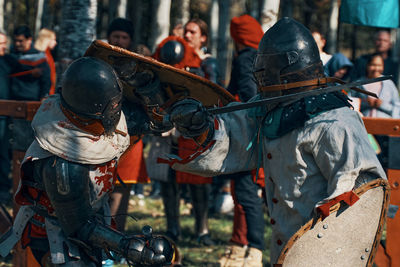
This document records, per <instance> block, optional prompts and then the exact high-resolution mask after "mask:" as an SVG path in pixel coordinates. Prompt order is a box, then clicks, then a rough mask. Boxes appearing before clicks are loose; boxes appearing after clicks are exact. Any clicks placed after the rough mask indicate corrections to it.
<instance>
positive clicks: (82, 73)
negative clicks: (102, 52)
mask: <svg viewBox="0 0 400 267" xmlns="http://www.w3.org/2000/svg"><path fill="white" fill-rule="evenodd" d="M121 100H122V89H121V86H120V84H119V80H118V77H117V75H116V73H115V72H114V70H113V68H112V67H111V66H110V65H109V64H107V63H106V62H104V61H102V60H100V59H97V58H93V57H82V58H79V59H77V60H75V61H74V62H72V63H71V65H70V66H69V67H68V69H67V70H66V71H65V72H64V74H63V79H62V90H61V101H62V102H61V103H62V105H63V106H64V107H65V108H66V109H68V110H70V111H72V112H73V113H75V114H76V115H78V116H80V117H83V118H87V119H97V120H100V121H101V124H102V125H103V127H104V131H105V132H106V133H107V134H111V133H112V132H114V131H115V129H116V127H117V124H118V122H119V120H120V117H121Z"/></svg>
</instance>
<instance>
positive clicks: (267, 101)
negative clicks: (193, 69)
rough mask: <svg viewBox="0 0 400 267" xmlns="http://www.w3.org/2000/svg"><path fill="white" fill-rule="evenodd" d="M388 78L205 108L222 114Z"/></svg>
mask: <svg viewBox="0 0 400 267" xmlns="http://www.w3.org/2000/svg"><path fill="white" fill-rule="evenodd" d="M390 78H391V76H382V77H378V78H374V79H367V80H362V81H357V82H351V83H346V84H340V85H335V86H328V87H323V88H318V89H314V90H311V91H305V92H299V93H294V94H290V95H284V96H277V97H271V98H266V99H261V100H257V101H254V102H249V103H241V104H237V105H234V106H226V107H220V108H209V109H207V111H208V112H210V113H211V114H222V113H228V112H233V111H237V110H242V109H249V108H254V107H259V106H264V105H267V104H277V103H281V102H286V101H287V102H289V101H293V100H299V99H301V98H304V97H307V96H313V95H320V94H326V93H331V92H336V91H340V90H343V89H346V88H351V87H356V86H360V85H364V84H369V83H375V82H380V81H383V80H388V79H390ZM357 91H364V90H361V89H358V90H357ZM365 92H367V91H365ZM369 95H373V96H375V97H376V98H378V97H377V96H376V95H374V94H370V93H369Z"/></svg>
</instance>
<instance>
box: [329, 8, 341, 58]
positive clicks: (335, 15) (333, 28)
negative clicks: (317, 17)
mask: <svg viewBox="0 0 400 267" xmlns="http://www.w3.org/2000/svg"><path fill="white" fill-rule="evenodd" d="M329 18H330V19H329V30H328V36H327V48H326V51H327V52H328V53H329V54H334V53H335V52H336V51H337V48H338V47H337V36H338V34H337V33H338V26H339V1H338V0H331V10H330V14H329Z"/></svg>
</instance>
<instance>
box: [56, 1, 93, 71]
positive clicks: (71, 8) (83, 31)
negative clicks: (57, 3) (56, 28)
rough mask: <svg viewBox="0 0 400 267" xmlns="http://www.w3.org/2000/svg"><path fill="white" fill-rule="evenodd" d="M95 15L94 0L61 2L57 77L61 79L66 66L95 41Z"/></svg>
mask: <svg viewBox="0 0 400 267" xmlns="http://www.w3.org/2000/svg"><path fill="white" fill-rule="evenodd" d="M96 13H97V1H96V0H63V2H62V19H61V25H60V32H59V40H60V41H59V48H58V49H59V50H58V56H59V59H60V64H59V65H60V68H59V70H58V75H57V77H61V73H62V72H64V70H65V69H66V67H67V66H68V64H69V63H70V62H71V61H72V60H74V59H77V58H79V57H81V56H82V55H83V54H84V53H85V51H86V49H87V48H88V47H89V45H90V44H91V42H92V41H93V40H94V39H95V37H96V29H95V25H96Z"/></svg>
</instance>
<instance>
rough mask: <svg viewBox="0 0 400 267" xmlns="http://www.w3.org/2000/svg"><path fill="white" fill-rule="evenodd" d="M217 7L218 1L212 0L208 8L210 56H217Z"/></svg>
mask: <svg viewBox="0 0 400 267" xmlns="http://www.w3.org/2000/svg"><path fill="white" fill-rule="evenodd" d="M218 14H219V6H218V0H212V2H211V8H210V17H211V18H210V28H209V31H210V32H209V34H210V40H209V49H210V52H211V54H212V55H214V56H215V55H217V45H218V24H219V16H218Z"/></svg>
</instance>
